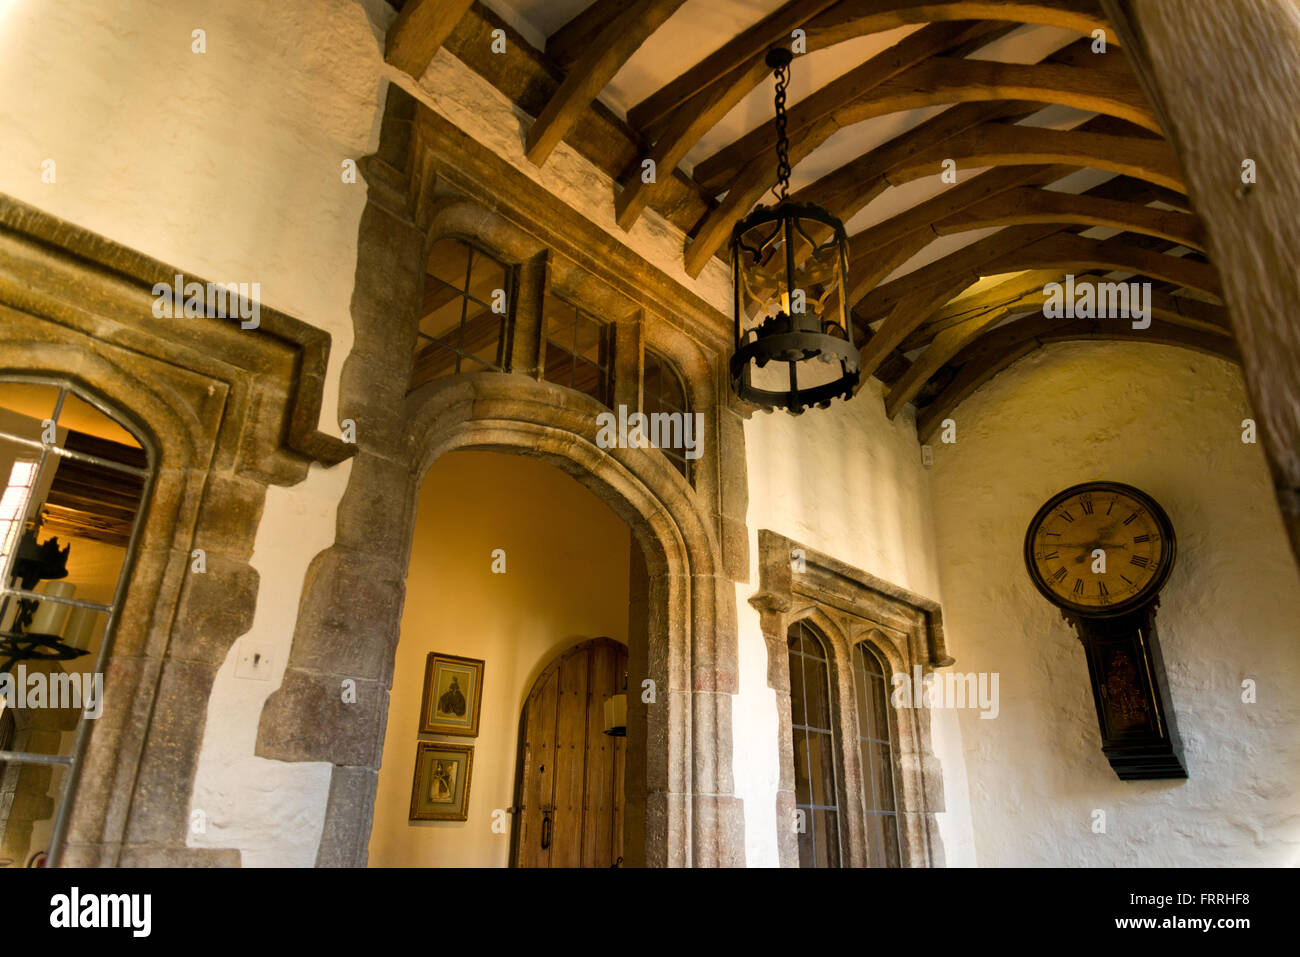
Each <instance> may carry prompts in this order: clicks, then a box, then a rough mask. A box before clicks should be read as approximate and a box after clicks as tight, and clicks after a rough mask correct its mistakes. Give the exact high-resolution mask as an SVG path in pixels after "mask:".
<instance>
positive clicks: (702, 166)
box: [694, 20, 1000, 191]
mask: <svg viewBox="0 0 1300 957" xmlns="http://www.w3.org/2000/svg"><path fill="white" fill-rule="evenodd" d="M999 28H1000V24H996V23H990V22H987V21H970V20H957V21H954V22H951V23H934V24H930V25H929V26H925V27H922V28H921V29H920V30H917V31H915V32H914V33H910V34H908V35H907V36H905V37H903V38H902V39H901V40H899V41H898V42H897V43H895V44H894V45H893V46H891V47H888V48H887V49H885V50H883V51H881V52H880V53H878V54H876V55H875V56H873V57H872V58H871V59H869V60H867V61H866V62H865V63H862V64H861V65H860V66H857V67H855V68H854V69H852V70H849V71H848V72H847V73H845V74H843V75H842V76H839V77H837V78H836V79H834V80H832V81H831V82H830V83H827V84H826V85H825V86H823V87H820V88H819V89H817V90H814V91H813V92H812V93H810V94H808V95H807V96H805V97H804V98H803V99H802V100H800V101H799V102H798V103H795V104H793V105H791V106H790V107H789V108H787V110H786V135H787V136H789V137H790V141H791V142H792V143H793V142H795V141H797V140H798V139H799V137H800V134H802V133H803V131H804V130H806V129H809V128H811V127H814V126H816V125H817V123H818V121H820V120H822V119H825V118H827V117H832V116H834V115H835V114H836V113H837V112H839V111H841V110H843V109H844V108H845V107H846V106H848V105H849V104H850V103H854V102H856V101H858V100H860V99H862V98H863V97H865V96H867V95H868V94H869V93H870V92H871V91H872V90H874V89H876V88H877V87H879V86H880V85H881V84H882V83H884V82H885V81H886V80H888V79H889V78H890V77H895V76H897V75H898V74H900V73H903V72H904V71H906V70H909V69H911V68H912V67H915V66H917V65H918V64H919V63H921V62H922V61H924V60H926V59H927V58H929V57H932V56H936V55H937V54H940V53H943V52H944V51H945V50H951V49H952V48H953V47H955V46H959V45H964V44H966V43H968V42H969V41H971V40H978V39H980V38H982V37H987V36H988V35H989V34H991V33H993V32H994V31H995V30H998V29H999ZM775 143H776V118H775V117H773V118H772V119H770V120H767V121H766V122H764V123H761V124H759V125H758V126H756V127H755V128H754V129H752V130H750V131H749V132H748V133H746V134H745V135H744V136H742V137H740V138H739V139H737V140H734V141H733V142H731V143H730V144H728V145H727V146H724V147H723V148H722V149H720V150H718V151H717V152H715V153H714V154H713V155H712V156H710V157H708V158H707V159H705V160H702V161H701V162H699V163H697V164H696V165H695V170H694V176H695V179H696V180H697V181H698V182H699V183H701V184H702V185H703V186H704V187H705V188H706V189H716V190H719V191H721V190H722V189H723V188H725V186H726V182H727V180H728V178H730V176H731V175H732V174H734V173H735V172H737V171H738V170H740V169H741V168H742V167H743V166H744V165H745V164H746V163H748V162H749V161H750V160H751V159H753V158H754V157H755V156H758V155H760V154H763V153H770V152H771V151H772V148H773V145H774V144H775Z"/></svg>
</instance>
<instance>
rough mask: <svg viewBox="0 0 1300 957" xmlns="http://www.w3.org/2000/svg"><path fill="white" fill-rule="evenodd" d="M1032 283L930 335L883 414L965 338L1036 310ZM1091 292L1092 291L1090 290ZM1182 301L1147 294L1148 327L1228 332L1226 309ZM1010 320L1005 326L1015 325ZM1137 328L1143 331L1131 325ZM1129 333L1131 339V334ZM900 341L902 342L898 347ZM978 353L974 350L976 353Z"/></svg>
mask: <svg viewBox="0 0 1300 957" xmlns="http://www.w3.org/2000/svg"><path fill="white" fill-rule="evenodd" d="M1064 279H1065V276H1064V274H1059V275H1057V276H1056V279H1055V280H1052V281H1058V282H1064ZM1102 282H1106V280H1104V279H1102V278H1101V277H1100V276H1079V277H1075V279H1074V288H1075V290H1076V292H1077V291H1078V290H1080V289H1082V288H1084V287H1085V286H1088V287H1092V288H1094V290H1095V288H1096V286H1097V284H1098V283H1102ZM1036 285H1037V288H1036V289H1035V290H1034V291H1033V292H1031V293H1029V294H1027V295H1025V296H1023V297H1021V298H1020V299H1017V300H1016V301H1014V302H1013V303H1007V304H1003V305H999V306H996V307H994V308H991V309H989V310H988V311H986V312H984V313H981V314H978V315H976V316H974V317H972V318H970V319H966V320H963V321H961V322H958V323H955V324H953V325H950V326H948V327H947V328H945V329H943V330H942V331H940V332H939V333H938V334H936V335H935V337H934V339H933V340H932V341H931V342H930V344H929V345H928V346H927V348H926V350H925V351H924V352H922V353H921V354H920V355H919V356H917V357H916V359H915V360H914V361H913V362H912V364H911V365H910V366H909V367H908V369H907V371H906V372H905V373H904V374H903V375H902V376H900V377H899V378H898V379H897V380H896V381H895V382H894V383H893V385H892V387H891V388H890V390H889V392H888V393H887V394H886V396H885V413H886V414H887V415H888V416H889V417H890V418H891V419H892V418H893V417H894V416H895V415H897V414H898V412H899V410H901V409H902V407H903V405H904V404H906V403H907V402H910V401H911V400H913V399H914V398H916V395H917V393H919V392H920V391H921V388H922V387H923V386H924V385H925V384H926V382H928V381H929V379H930V378H931V377H932V376H933V375H934V374H935V373H937V372H938V371H939V370H940V369H941V368H943V366H945V365H947V364H948V363H949V362H950V361H952V359H953V358H954V357H955V356H956V355H957V354H958V353H959V352H961V350H962V349H964V348H966V347H967V346H968V345H970V344H971V343H973V342H975V340H976V339H978V338H979V337H980V336H981V335H983V334H984V332H985V330H986V329H989V328H991V327H992V326H995V325H997V323H999V322H1001V321H1002V320H1003V319H1004V318H1006V317H1007V316H1008V315H1011V314H1012V313H1014V312H1019V311H1021V310H1029V309H1040V308H1041V307H1042V305H1043V304H1044V303H1045V302H1047V301H1048V298H1049V297H1048V295H1047V293H1045V292H1044V291H1043V287H1044V286H1045V285H1046V283H1037V284H1036ZM1094 295H1096V293H1095V292H1094ZM1186 302H1188V300H1182V299H1180V298H1179V297H1176V296H1167V295H1159V294H1155V293H1153V294H1152V296H1151V299H1150V302H1149V307H1150V310H1151V321H1152V328H1154V327H1155V322H1156V320H1160V321H1161V322H1162V323H1163V322H1167V323H1170V324H1171V325H1173V326H1178V327H1181V328H1185V329H1188V330H1191V331H1193V332H1197V333H1200V334H1202V335H1212V336H1220V337H1230V336H1231V335H1232V331H1231V329H1230V327H1229V325H1228V317H1227V311H1226V310H1224V309H1223V308H1222V307H1219V306H1209V305H1206V304H1205V303H1197V304H1196V305H1197V306H1200V307H1203V309H1192V310H1190V313H1189V310H1186V309H1185V308H1184V303H1186ZM1209 310H1213V312H1214V313H1215V314H1217V315H1215V317H1214V321H1206V318H1207V316H1208V315H1209V313H1208V311H1209ZM1051 321H1053V322H1055V323H1057V324H1058V325H1060V324H1065V325H1072V323H1071V322H1070V320H1066V321H1065V322H1064V323H1062V320H1060V319H1053V320H1051ZM1120 321H1121V322H1123V321H1127V322H1129V325H1130V328H1131V326H1132V320H1123V319H1121V320H1120ZM1017 324H1018V323H1013V324H1011V325H1017ZM1133 331H1134V332H1141V331H1145V330H1133ZM1035 336H1036V338H1038V339H1039V341H1042V342H1045V341H1055V340H1054V337H1053V336H1052V335H1051V334H1050V333H1049V332H1044V333H1041V334H1038V333H1037V332H1036V334H1035ZM1134 338H1137V337H1136V336H1135V337H1134ZM905 349H906V346H904V350H905ZM977 355H978V354H977Z"/></svg>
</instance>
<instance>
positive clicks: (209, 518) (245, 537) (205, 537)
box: [194, 473, 266, 562]
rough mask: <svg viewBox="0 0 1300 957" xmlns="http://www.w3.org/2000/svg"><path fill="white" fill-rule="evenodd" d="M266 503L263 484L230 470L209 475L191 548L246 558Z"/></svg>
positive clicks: (251, 551) (251, 552)
mask: <svg viewBox="0 0 1300 957" xmlns="http://www.w3.org/2000/svg"><path fill="white" fill-rule="evenodd" d="M265 502H266V487H265V486H264V485H260V484H258V483H256V482H250V481H248V480H246V479H242V478H239V477H237V476H235V475H232V474H230V473H221V474H213V475H210V476H209V477H208V484H207V488H206V489H205V490H204V494H203V504H202V506H201V507H200V511H199V518H198V525H197V527H196V528H195V531H194V547H195V548H202V549H204V550H205V551H207V552H209V553H211V552H220V553H221V554H223V555H225V556H227V557H230V558H234V559H239V560H240V561H245V562H246V561H248V559H249V558H251V557H252V555H253V539H254V538H255V537H256V535H257V526H258V523H259V522H260V521H261V519H262V507H263V505H264V504H265Z"/></svg>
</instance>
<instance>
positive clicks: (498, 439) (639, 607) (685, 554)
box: [256, 87, 748, 866]
mask: <svg viewBox="0 0 1300 957" xmlns="http://www.w3.org/2000/svg"><path fill="white" fill-rule="evenodd" d="M360 168H361V169H362V170H363V172H364V174H365V176H366V181H367V184H368V186H369V192H368V199H369V201H368V204H367V207H366V210H365V212H364V213H363V216H362V222H361V228H360V234H359V237H358V262H357V282H356V289H355V292H354V296H353V303H352V313H353V321H354V326H355V330H356V335H355V345H354V349H353V352H352V353H351V354H350V356H349V358H348V360H347V362H346V363H345V365H344V368H343V376H342V389H341V396H340V415H341V416H345V417H347V418H351V419H353V420H354V421H355V423H356V438H357V445H358V449H359V451H358V454H357V456H356V460H355V461H354V463H353V467H352V473H351V476H350V480H349V485H348V489H347V491H346V492H345V494H344V496H343V499H342V501H341V503H340V505H339V510H338V523H337V532H336V539H335V543H334V545H333V546H331V547H330V548H329V549H327V550H325V551H324V552H322V553H321V554H320V555H318V556H317V557H316V559H315V560H314V561H313V562H312V564H311V566H310V568H309V569H308V573H307V580H306V585H305V588H304V592H303V597H302V602H301V605H300V612H299V618H298V623H297V627H296V630H295V634H294V640H293V646H292V650H291V652H290V658H289V662H288V667H287V670H286V673H285V678H284V683H283V684H282V685H281V687H280V689H279V690H278V691H277V692H276V693H275V694H273V695H272V696H271V697H270V698H269V699H268V701H267V703H266V705H265V707H264V709H263V712H262V718H261V723H260V727H259V733H258V740H257V749H256V753H257V754H258V755H259V756H260V757H266V758H272V759H278V760H284V761H325V762H329V763H330V764H332V765H333V766H334V770H333V775H332V783H331V788H330V794H329V803H328V808H327V813H326V820H325V830H324V834H323V837H322V841H321V846H320V850H319V853H318V856H317V864H318V865H319V866H361V865H364V864H365V863H366V859H367V850H368V844H369V837H370V828H371V822H372V816H373V804H374V796H375V789H376V784H377V780H378V778H377V772H378V768H379V762H380V757H381V752H382V747H383V740H384V733H385V726H386V723H387V717H388V699H389V688H390V687H391V685H392V677H393V676H392V669H393V664H394V659H395V654H396V647H397V641H398V632H399V628H400V622H401V613H402V604H403V596H404V590H405V587H406V574H407V565H408V561H409V557H410V552H411V536H412V534H413V530H414V525H415V508H416V501H417V492H418V489H419V486H420V483H421V481H422V480H423V477H424V475H425V474H426V472H427V471H428V469H429V468H430V466H431V465H432V464H433V463H434V461H435V460H437V458H438V457H439V456H441V455H443V454H445V453H446V452H449V451H452V450H455V449H479V450H490V451H497V452H510V453H515V454H520V455H528V456H532V457H536V458H540V459H542V460H544V461H546V462H548V463H550V464H552V465H554V466H555V467H556V468H558V469H560V470H562V471H564V472H566V473H567V474H569V475H571V476H573V477H574V478H575V479H576V480H577V481H579V482H581V483H582V484H583V485H585V486H586V487H587V488H589V489H590V490H591V491H592V492H594V493H595V494H596V495H597V497H599V498H600V499H601V500H602V501H604V502H605V503H606V504H607V505H608V506H610V508H612V509H613V510H614V511H615V512H616V513H617V514H618V515H619V516H621V517H622V518H623V519H624V520H625V521H626V522H627V524H628V525H629V527H630V528H631V531H632V535H633V538H634V540H635V541H636V543H637V544H638V545H639V551H640V553H641V555H642V556H643V558H644V566H645V567H644V575H638V574H634V575H633V582H632V585H633V587H632V612H631V620H630V629H629V644H630V647H629V661H628V667H629V672H630V680H629V687H634V688H639V687H641V683H642V681H644V680H645V679H646V678H648V679H650V680H652V681H653V682H654V687H655V692H656V701H655V702H654V703H653V704H649V705H644V704H642V703H641V695H639V694H629V714H628V771H627V773H628V778H627V788H626V792H627V825H626V827H627V832H626V844H625V846H626V850H625V855H626V862H627V864H628V865H636V864H641V863H644V864H647V865H651V866H691V865H694V866H735V865H743V862H744V839H743V827H744V818H743V811H742V806H741V802H740V800H739V799H738V798H736V797H735V796H734V793H733V792H734V788H733V784H732V769H731V751H732V748H731V737H732V736H731V696H732V695H733V694H734V693H735V692H736V690H737V672H738V668H737V654H738V651H737V646H738V642H737V635H736V606H735V582H736V581H738V580H743V578H744V577H745V576H746V574H747V572H746V569H747V567H748V542H747V535H746V532H745V526H744V519H743V516H744V510H745V471H744V462H745V459H744V439H743V428H742V425H741V419H740V416H739V414H738V413H736V412H735V411H733V410H732V409H731V408H729V407H727V406H726V405H725V404H723V403H720V402H719V401H718V396H720V395H726V394H727V393H726V392H725V391H722V390H720V389H719V382H720V381H721V380H720V379H719V378H718V375H719V370H721V369H722V368H723V359H722V357H721V355H720V354H719V353H718V350H716V349H714V348H712V347H713V346H715V345H720V344H723V343H725V342H726V323H725V318H724V317H722V316H721V315H720V314H718V313H717V312H716V310H713V309H711V308H710V307H708V306H707V305H706V304H705V303H703V301H702V300H700V299H698V297H695V296H694V295H693V294H691V293H689V292H687V291H686V290H684V289H683V288H682V287H681V286H679V285H678V284H676V283H674V282H673V281H671V280H670V279H669V278H668V277H666V276H664V275H663V274H662V273H659V272H658V271H657V270H655V269H654V268H653V267H651V266H650V265H649V264H647V263H646V262H645V261H644V260H641V259H639V258H638V257H636V256H635V255H634V254H632V253H630V252H629V251H628V250H627V249H626V248H625V247H622V246H621V245H620V244H618V243H617V242H615V241H613V240H611V239H610V237H609V236H608V235H607V234H605V233H604V232H603V231H602V230H600V229H599V228H598V227H596V226H595V225H594V224H592V223H591V222H590V221H588V220H586V219H585V218H584V217H582V216H581V215H579V214H577V213H575V212H574V211H573V210H572V209H570V208H569V207H568V206H567V205H565V204H564V203H563V202H561V201H560V200H558V199H557V198H556V197H554V196H552V195H551V194H550V193H548V192H547V191H546V190H544V189H542V188H540V187H539V186H538V185H537V184H536V183H534V182H532V181H531V180H529V179H528V178H527V177H525V176H523V175H521V174H520V173H519V172H518V171H517V170H515V169H514V168H513V167H511V166H510V165H509V164H507V163H506V162H505V161H503V160H502V159H500V158H499V157H498V156H496V155H495V154H494V153H493V152H491V151H490V150H488V149H486V148H484V147H483V146H481V145H480V144H477V143H476V142H474V141H473V140H471V139H470V138H469V137H467V136H465V135H464V134H463V133H462V132H460V131H459V130H457V129H456V128H455V127H454V126H452V125H451V124H450V123H448V122H447V121H446V120H445V119H443V118H442V117H440V116H438V115H437V114H435V113H433V112H432V111H430V110H428V109H427V108H426V107H423V106H421V105H419V104H417V103H416V101H415V100H413V99H412V98H411V97H410V96H409V95H408V94H406V93H404V92H403V91H401V90H400V89H398V88H396V87H393V88H390V92H389V97H388V105H387V108H386V110H385V117H384V124H383V128H382V131H381V136H380V148H379V151H378V153H377V154H376V155H375V156H371V157H367V158H366V159H365V160H363V161H362V162H361V163H360ZM441 237H453V238H457V239H459V240H461V241H465V242H470V243H472V244H474V245H476V246H478V247H479V248H481V249H484V250H487V251H488V252H489V254H490V255H492V256H494V257H495V258H497V259H498V261H500V262H503V263H505V264H506V265H507V266H508V267H509V268H510V269H511V270H513V271H514V274H515V276H516V277H517V283H516V286H515V288H516V289H517V292H516V293H514V294H512V295H515V296H516V300H517V301H516V302H515V303H514V306H513V312H512V319H511V322H510V323H509V324H508V326H509V331H508V333H507V335H508V336H509V348H508V350H507V353H506V354H507V355H508V357H509V358H508V361H507V364H506V371H505V372H479V373H471V374H460V375H452V376H449V377H445V378H439V379H434V380H433V381H430V382H427V383H425V384H423V385H420V386H419V387H418V388H416V389H414V390H413V391H409V392H408V383H409V381H410V377H411V368H412V355H413V351H414V347H415V344H416V327H417V323H418V321H419V318H420V316H419V304H420V294H421V291H422V289H423V282H424V274H425V264H426V260H427V258H428V256H429V251H430V249H431V248H433V244H434V242H435V241H436V240H437V239H439V238H441ZM544 284H549V286H546V285H544ZM560 287H563V288H564V291H565V294H566V295H569V296H573V297H575V299H577V300H578V301H582V300H583V298H584V297H586V300H587V301H589V302H592V303H593V304H594V308H593V311H595V312H597V314H603V316H604V317H605V318H609V319H610V320H611V324H612V325H614V326H615V335H616V340H615V360H614V361H615V369H614V392H615V396H614V401H615V403H620V402H626V403H627V404H628V405H629V406H633V407H635V404H636V403H637V401H638V388H639V378H638V376H639V371H640V368H641V365H640V363H641V354H642V349H643V348H645V347H647V346H648V347H652V348H654V349H655V351H656V352H657V353H659V354H660V355H664V356H666V357H668V358H669V359H671V360H672V361H673V362H674V363H676V364H677V366H678V367H679V368H681V369H682V370H683V371H684V372H686V373H687V375H686V376H685V378H687V379H688V380H689V383H690V388H691V402H692V406H693V408H694V409H695V410H696V411H700V412H702V413H703V415H704V422H705V423H706V426H705V427H706V435H707V436H708V437H709V439H710V445H709V447H708V448H707V449H706V454H705V456H704V458H702V459H700V460H699V461H698V462H697V463H696V465H697V467H696V468H695V469H694V470H693V473H692V478H693V484H692V483H689V482H687V481H686V480H685V479H684V478H683V477H682V476H681V475H680V474H678V472H677V471H676V470H675V469H674V468H673V466H672V464H671V462H670V460H669V459H668V458H667V457H666V456H665V455H663V454H662V453H661V452H659V451H658V450H657V449H653V448H651V449H637V448H629V449H619V448H612V449H602V448H600V447H599V446H598V445H597V443H596V435H597V432H598V428H597V416H598V414H599V413H601V412H602V411H605V407H604V406H603V405H601V404H600V403H599V402H597V401H596V400H595V399H593V398H590V397H588V396H586V395H583V394H581V393H578V392H575V391H572V390H569V389H565V388H561V387H559V386H556V385H553V384H551V383H548V382H545V381H539V376H540V369H539V347H540V345H541V338H542V315H541V314H542V299H543V290H544V289H546V288H550V289H557V288H560ZM629 343H630V348H621V347H623V346H625V345H627V344H629ZM620 383H621V384H620ZM637 551H638V549H634V550H633V553H634V556H635V555H636V552H637ZM636 564H637V563H636V562H635V561H634V566H635V565H636ZM638 579H639V581H640V584H638ZM420 587H436V583H422V584H421V586H420ZM349 679H350V680H352V681H354V682H355V686H356V690H357V695H356V698H357V700H356V702H355V703H344V702H343V701H342V700H341V697H342V696H341V695H340V693H339V688H340V684H341V682H343V681H344V680H349ZM638 795H640V796H641V798H642V803H641V804H640V806H638V801H637V798H638ZM642 833H643V834H644V837H643V838H642V837H641V834H642Z"/></svg>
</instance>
